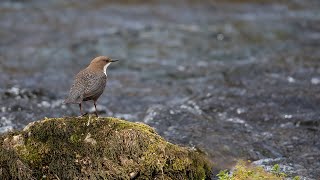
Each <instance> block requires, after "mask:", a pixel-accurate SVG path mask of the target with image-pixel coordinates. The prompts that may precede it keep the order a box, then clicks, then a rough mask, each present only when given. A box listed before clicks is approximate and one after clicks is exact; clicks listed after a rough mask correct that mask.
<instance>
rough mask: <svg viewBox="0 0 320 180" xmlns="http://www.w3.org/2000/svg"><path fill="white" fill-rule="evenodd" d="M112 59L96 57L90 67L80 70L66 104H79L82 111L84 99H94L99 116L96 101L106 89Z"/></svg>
mask: <svg viewBox="0 0 320 180" xmlns="http://www.w3.org/2000/svg"><path fill="white" fill-rule="evenodd" d="M116 61H118V60H112V59H110V58H109V57H106V56H99V57H96V58H94V59H93V60H92V61H91V63H90V64H89V66H88V67H86V68H85V69H83V70H82V71H80V72H79V73H78V74H77V75H76V76H75V79H74V82H73V84H72V86H71V89H70V92H69V96H68V97H67V99H66V100H65V101H64V102H65V103H66V104H68V103H71V104H79V108H80V113H81V115H84V114H83V113H82V108H81V104H82V101H89V100H93V104H94V108H95V114H96V116H97V117H98V112H97V105H96V102H97V100H98V98H99V97H100V96H101V94H102V93H103V91H104V88H105V86H106V82H107V68H108V66H109V65H110V64H111V62H116Z"/></svg>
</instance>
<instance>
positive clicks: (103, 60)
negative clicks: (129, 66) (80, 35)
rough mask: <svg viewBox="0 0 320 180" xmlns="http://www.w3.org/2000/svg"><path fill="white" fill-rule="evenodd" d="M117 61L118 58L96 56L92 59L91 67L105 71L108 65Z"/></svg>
mask: <svg viewBox="0 0 320 180" xmlns="http://www.w3.org/2000/svg"><path fill="white" fill-rule="evenodd" d="M116 61H118V60H116V59H111V58H109V57H107V56H99V57H96V58H94V59H93V60H92V61H91V63H90V65H89V68H95V69H99V70H103V71H104V72H105V71H106V69H107V67H108V66H109V65H110V63H112V62H116Z"/></svg>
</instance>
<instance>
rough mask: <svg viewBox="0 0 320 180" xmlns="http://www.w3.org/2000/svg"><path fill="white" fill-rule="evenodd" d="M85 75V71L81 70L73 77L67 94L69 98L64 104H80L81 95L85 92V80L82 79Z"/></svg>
mask: <svg viewBox="0 0 320 180" xmlns="http://www.w3.org/2000/svg"><path fill="white" fill-rule="evenodd" d="M85 74H86V72H85V70H82V71H80V72H79V73H78V74H77V75H76V76H75V78H74V81H73V84H72V86H71V89H70V92H69V96H68V97H67V99H66V100H65V103H75V104H80V103H81V102H82V100H83V95H84V92H85V87H86V86H87V85H86V80H85V79H84V78H83V77H84V76H85Z"/></svg>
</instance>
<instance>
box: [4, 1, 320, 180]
mask: <svg viewBox="0 0 320 180" xmlns="http://www.w3.org/2000/svg"><path fill="white" fill-rule="evenodd" d="M0 11H1V13H0V27H1V30H0V37H1V41H0V95H1V101H0V116H1V121H0V132H6V131H9V130H11V129H21V128H23V127H24V126H25V125H26V124H28V123H30V122H31V121H34V120H35V119H43V117H63V116H76V115H78V114H79V110H78V106H76V105H63V104H62V102H63V99H64V98H65V97H66V95H67V93H68V90H69V88H70V85H71V82H72V79H73V76H74V74H75V73H77V72H78V71H79V70H80V69H82V68H83V67H85V66H86V65H87V64H88V63H89V62H90V60H91V59H92V58H93V57H95V56H98V55H108V56H110V57H112V58H118V59H122V61H120V62H119V63H117V64H116V63H114V64H113V65H111V66H110V67H109V69H108V78H109V79H108V83H107V89H106V91H105V93H104V94H103V96H102V97H101V98H100V99H99V101H98V104H99V106H98V109H99V111H100V114H101V115H102V116H114V117H119V118H124V119H126V120H129V121H141V122H145V123H147V124H149V125H151V126H153V127H155V128H156V130H157V132H158V133H159V134H160V135H162V136H164V137H165V138H166V139H167V140H169V141H171V142H174V143H179V144H183V145H187V146H194V147H196V148H198V149H200V150H202V151H204V152H206V153H207V154H208V155H209V156H210V157H211V159H212V160H213V162H215V163H216V167H217V169H216V171H218V170H220V169H226V168H231V167H232V166H233V165H234V163H235V162H236V161H237V160H238V159H249V160H251V161H255V163H256V164H260V165H264V166H265V167H266V168H268V167H271V166H272V165H273V164H279V165H280V168H282V170H285V171H286V172H287V173H288V174H290V175H299V176H301V177H306V178H309V179H317V178H318V177H320V158H319V157H320V141H319V136H320V120H319V117H320V111H319V108H318V105H319V104H320V93H319V92H320V63H319V62H320V61H319V60H320V51H319V49H320V43H319V42H320V26H319V24H320V13H319V12H320V3H319V2H318V1H316V0H308V1H281V2H277V1H261V2H260V3H256V2H255V1H250V0H248V1H231V0H230V1H201V2H195V1H176V2H175V3H170V2H167V1H161V2H158V1H152V2H144V1H135V2H131V1H126V2H121V3H119V2H118V3H115V2H111V3H110V2H106V1H101V0H96V1H92V2H91V3H90V4H89V3H84V2H82V3H79V2H77V1H68V2H65V1H51V2H43V1H40V0H32V1H27V2H25V1H2V2H0ZM84 108H85V109H86V110H87V111H93V104H91V102H88V103H86V105H85V107H84Z"/></svg>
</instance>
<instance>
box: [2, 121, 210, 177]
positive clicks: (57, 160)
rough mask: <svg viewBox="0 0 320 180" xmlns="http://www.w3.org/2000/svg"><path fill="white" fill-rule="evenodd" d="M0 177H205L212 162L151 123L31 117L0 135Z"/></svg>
mask: <svg viewBox="0 0 320 180" xmlns="http://www.w3.org/2000/svg"><path fill="white" fill-rule="evenodd" d="M0 142H1V147H0V179H210V176H211V169H212V166H211V163H210V162H209V161H208V160H207V159H206V157H205V156H204V155H203V154H202V153H200V152H197V151H195V150H192V149H189V148H185V147H180V146H177V145H174V144H171V143H169V142H167V141H165V140H164V139H163V138H162V137H160V136H159V135H158V134H157V133H156V132H155V131H154V129H153V128H151V127H149V126H147V125H145V124H142V123H133V122H128V121H124V120H120V119H116V118H95V117H91V116H87V117H81V118H76V117H66V118H46V119H44V120H41V121H37V122H33V123H31V124H29V125H28V126H26V127H25V128H24V130H23V131H16V132H11V133H8V134H4V135H2V136H0Z"/></svg>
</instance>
